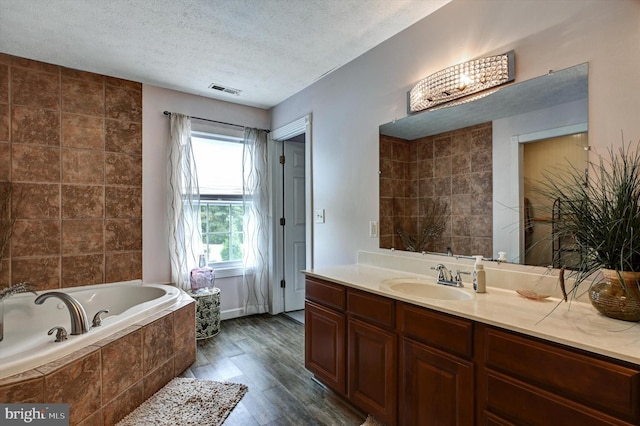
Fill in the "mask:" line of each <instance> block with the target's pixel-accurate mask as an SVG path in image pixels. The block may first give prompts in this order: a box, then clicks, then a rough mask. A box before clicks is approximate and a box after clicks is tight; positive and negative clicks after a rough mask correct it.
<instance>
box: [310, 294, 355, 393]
mask: <svg viewBox="0 0 640 426" xmlns="http://www.w3.org/2000/svg"><path fill="white" fill-rule="evenodd" d="M304 321H305V333H304V343H305V345H304V346H305V347H304V365H305V367H306V368H307V370H309V371H311V372H312V373H313V374H314V375H315V376H316V378H317V379H318V380H320V381H321V382H322V383H324V384H325V385H326V386H328V387H330V388H331V389H333V390H334V391H336V392H338V393H340V394H342V395H345V394H346V392H345V391H346V375H345V367H346V361H347V360H346V348H345V337H346V326H345V317H344V314H343V313H340V312H337V311H334V310H333V309H329V308H325V307H323V306H320V305H318V304H315V303H313V302H309V301H307V302H306V303H305V311H304Z"/></svg>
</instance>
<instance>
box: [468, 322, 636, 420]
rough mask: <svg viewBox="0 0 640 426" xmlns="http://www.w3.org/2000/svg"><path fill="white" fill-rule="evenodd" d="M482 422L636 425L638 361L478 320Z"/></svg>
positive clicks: (479, 391) (479, 392)
mask: <svg viewBox="0 0 640 426" xmlns="http://www.w3.org/2000/svg"><path fill="white" fill-rule="evenodd" d="M478 340H479V341H481V342H482V346H483V347H484V353H483V356H482V357H481V363H482V366H481V374H480V375H479V380H478V398H479V402H480V403H479V408H480V409H481V410H482V411H483V413H482V415H483V416H484V417H485V419H486V421H485V424H496V425H497V424H500V425H503V424H514V425H518V424H529V425H549V424H575V425H580V426H589V425H602V424H613V425H639V424H640V367H639V366H637V365H630V364H626V363H623V362H621V361H615V360H610V359H605V358H604V357H599V356H597V355H594V354H591V353H586V352H583V351H580V350H577V349H573V348H569V347H566V346H561V345H557V344H553V343H550V342H546V341H543V340H540V339H536V338H533V337H530V336H524V335H519V334H516V333H512V332H508V331H505V330H502V329H498V328H494V327H490V326H486V325H482V324H479V326H478Z"/></svg>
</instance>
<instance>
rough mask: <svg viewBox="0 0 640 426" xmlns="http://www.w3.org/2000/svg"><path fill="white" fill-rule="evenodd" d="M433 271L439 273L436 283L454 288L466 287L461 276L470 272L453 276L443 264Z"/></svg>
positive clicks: (457, 273) (435, 267)
mask: <svg viewBox="0 0 640 426" xmlns="http://www.w3.org/2000/svg"><path fill="white" fill-rule="evenodd" d="M431 269H433V270H436V271H438V278H437V281H436V282H437V283H438V284H443V285H449V286H452V287H464V285H463V284H462V278H460V274H468V272H461V271H457V272H456V275H455V276H453V274H452V273H451V271H449V270H448V269H447V267H446V266H444V265H443V264H442V263H438V264H437V265H436V266H432V267H431Z"/></svg>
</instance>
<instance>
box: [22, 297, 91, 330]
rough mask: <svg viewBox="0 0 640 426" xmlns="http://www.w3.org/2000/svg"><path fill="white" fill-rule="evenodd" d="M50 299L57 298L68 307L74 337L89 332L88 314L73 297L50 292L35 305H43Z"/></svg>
mask: <svg viewBox="0 0 640 426" xmlns="http://www.w3.org/2000/svg"><path fill="white" fill-rule="evenodd" d="M50 297H55V298H57V299H60V300H62V301H63V302H64V304H65V305H66V306H67V309H68V310H69V315H71V334H72V335H76V334H84V333H86V332H87V331H89V319H88V318H87V313H86V312H85V310H84V308H83V307H82V305H81V304H80V302H78V301H77V300H76V299H75V298H74V297H73V296H70V295H69V294H67V293H62V292H59V291H50V292H47V293H43V294H41V295H40V296H38V297H36V300H35V303H36V305H42V304H43V303H44V301H45V300H47V299H48V298H50Z"/></svg>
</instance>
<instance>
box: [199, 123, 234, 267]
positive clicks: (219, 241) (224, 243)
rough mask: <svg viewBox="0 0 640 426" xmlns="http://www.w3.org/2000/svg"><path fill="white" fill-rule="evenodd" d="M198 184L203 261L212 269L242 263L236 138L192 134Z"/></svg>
mask: <svg viewBox="0 0 640 426" xmlns="http://www.w3.org/2000/svg"><path fill="white" fill-rule="evenodd" d="M191 140H192V143H193V151H194V156H195V160H196V168H197V172H198V185H199V187H200V194H201V200H200V219H201V221H202V224H201V231H202V243H203V245H204V250H205V255H206V258H207V263H208V264H209V265H211V266H213V267H214V268H215V267H216V263H220V262H222V267H237V266H239V265H240V264H241V262H242V257H243V256H242V248H243V238H244V229H243V226H244V224H243V215H244V208H243V205H242V200H241V198H242V197H241V195H242V148H243V146H242V143H241V141H240V140H239V139H237V138H236V139H234V138H229V137H226V136H218V135H212V134H205V133H198V132H194V133H192V136H191Z"/></svg>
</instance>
